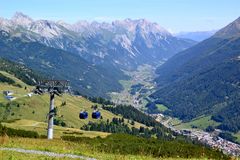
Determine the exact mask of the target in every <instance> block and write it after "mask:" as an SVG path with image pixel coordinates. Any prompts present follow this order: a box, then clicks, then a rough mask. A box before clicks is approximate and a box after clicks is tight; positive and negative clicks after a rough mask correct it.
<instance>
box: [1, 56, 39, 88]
mask: <svg viewBox="0 0 240 160" xmlns="http://www.w3.org/2000/svg"><path fill="white" fill-rule="evenodd" d="M0 70H1V71H5V72H8V73H10V74H12V75H14V76H15V77H17V78H18V79H20V80H22V81H23V82H25V83H26V84H29V85H34V84H36V82H37V81H38V80H39V79H42V78H43V76H41V75H40V74H39V73H36V72H35V71H33V70H31V69H29V68H27V67H26V66H25V65H22V64H20V63H14V62H11V61H8V60H6V59H2V58H0Z"/></svg>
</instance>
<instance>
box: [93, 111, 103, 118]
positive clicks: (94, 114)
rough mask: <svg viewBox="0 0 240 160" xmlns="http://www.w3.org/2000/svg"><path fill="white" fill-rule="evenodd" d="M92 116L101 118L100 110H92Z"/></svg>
mask: <svg viewBox="0 0 240 160" xmlns="http://www.w3.org/2000/svg"><path fill="white" fill-rule="evenodd" d="M92 118H93V119H100V118H101V112H99V111H94V112H92Z"/></svg>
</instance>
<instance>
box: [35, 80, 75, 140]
mask: <svg viewBox="0 0 240 160" xmlns="http://www.w3.org/2000/svg"><path fill="white" fill-rule="evenodd" d="M34 92H35V93H37V94H40V95H41V94H43V93H49V95H50V108H49V113H48V115H47V118H48V130H47V138H48V139H53V120H54V116H55V115H56V109H55V107H54V97H55V95H57V96H61V95H62V94H63V93H67V92H68V93H70V86H69V81H68V80H41V81H39V83H38V85H37V86H36V89H35V91H34Z"/></svg>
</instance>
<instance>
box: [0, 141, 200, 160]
mask: <svg viewBox="0 0 240 160" xmlns="http://www.w3.org/2000/svg"><path fill="white" fill-rule="evenodd" d="M2 146H4V147H16V148H24V149H35V150H42V151H50V152H57V153H72V154H77V155H83V156H88V157H94V158H97V159H99V160H157V158H153V157H151V156H147V157H146V156H143V155H119V154H109V153H104V152H99V151H97V150H94V149H90V148H89V147H88V146H87V145H86V144H84V143H73V142H66V141H61V140H59V139H55V140H51V141H49V140H45V139H34V141H33V139H29V138H6V140H5V143H2ZM1 156H2V157H3V158H4V159H9V158H11V157H12V158H13V160H15V159H16V160H25V159H27V158H28V159H30V160H38V159H40V158H41V159H44V160H46V159H47V160H62V159H64V158H47V157H44V156H37V155H35V156H32V155H29V154H22V153H16V152H9V151H0V159H1ZM45 158H46V159H45ZM161 159H162V160H174V159H175V158H161ZM177 160H183V159H182V158H179V159H177ZM191 160H197V159H194V158H193V159H191ZM199 160H200V159H199Z"/></svg>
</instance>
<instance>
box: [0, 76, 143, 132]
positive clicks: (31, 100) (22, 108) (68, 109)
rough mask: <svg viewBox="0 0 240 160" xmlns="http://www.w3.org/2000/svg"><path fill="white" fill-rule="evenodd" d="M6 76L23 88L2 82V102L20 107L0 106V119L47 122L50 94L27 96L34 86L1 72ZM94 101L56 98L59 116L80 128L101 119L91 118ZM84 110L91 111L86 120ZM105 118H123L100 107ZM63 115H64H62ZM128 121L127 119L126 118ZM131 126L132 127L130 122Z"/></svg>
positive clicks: (77, 98)
mask: <svg viewBox="0 0 240 160" xmlns="http://www.w3.org/2000/svg"><path fill="white" fill-rule="evenodd" d="M1 73H2V74H4V75H5V76H7V77H9V78H12V79H14V80H15V81H16V82H17V83H19V84H21V85H22V86H23V88H18V87H14V86H11V85H8V84H6V83H0V103H3V104H4V105H6V104H7V103H12V104H14V103H18V104H19V107H17V106H13V107H9V108H8V110H10V111H9V112H7V109H6V107H1V108H0V120H1V119H2V120H3V118H4V120H5V121H6V120H14V119H25V120H34V121H38V122H46V120H47V119H46V115H47V113H48V111H49V95H48V94H45V95H42V96H40V95H33V96H32V97H28V96H26V95H27V93H29V92H30V91H31V90H32V88H33V87H31V86H28V85H26V84H25V83H23V82H22V81H20V80H18V79H16V78H15V77H14V76H12V75H10V74H8V73H6V72H1ZM24 86H27V90H25V89H24ZM3 90H12V91H14V96H15V97H17V99H16V100H13V101H12V102H9V101H7V100H6V99H5V98H4V95H3V94H2V91H3ZM63 101H66V106H61V104H62V102H63ZM92 105H94V103H92V102H90V101H88V100H87V99H85V98H83V97H77V96H71V95H67V94H65V95H63V96H62V97H56V98H55V106H56V107H57V108H58V118H60V119H63V120H64V122H65V123H66V124H67V126H68V127H74V128H80V127H81V126H82V125H84V124H86V123H88V122H89V121H93V122H95V121H100V120H95V119H92V118H91V112H92V111H93V109H91V106H92ZM82 110H87V111H88V112H89V118H88V119H86V120H80V119H79V112H80V111H82ZM100 110H101V113H102V117H103V119H102V120H101V121H106V120H107V119H109V120H111V119H112V118H113V117H118V118H121V116H119V115H114V114H113V113H111V112H109V111H106V110H103V109H100ZM61 116H62V117H61ZM126 122H127V120H126ZM129 126H130V127H132V126H131V125H130V124H129ZM140 126H144V125H142V124H140V123H137V122H136V123H135V125H134V127H137V128H139V127H140Z"/></svg>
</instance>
